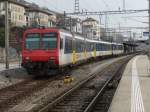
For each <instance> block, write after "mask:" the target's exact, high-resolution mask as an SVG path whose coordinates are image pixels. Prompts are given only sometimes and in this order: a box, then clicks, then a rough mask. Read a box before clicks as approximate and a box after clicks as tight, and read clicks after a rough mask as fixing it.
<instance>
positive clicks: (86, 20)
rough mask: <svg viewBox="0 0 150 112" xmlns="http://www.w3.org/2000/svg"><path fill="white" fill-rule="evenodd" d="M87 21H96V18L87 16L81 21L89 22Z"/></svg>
mask: <svg viewBox="0 0 150 112" xmlns="http://www.w3.org/2000/svg"><path fill="white" fill-rule="evenodd" d="M89 21H93V22H94V21H96V22H98V21H97V20H95V19H93V18H87V19H85V20H83V22H89Z"/></svg>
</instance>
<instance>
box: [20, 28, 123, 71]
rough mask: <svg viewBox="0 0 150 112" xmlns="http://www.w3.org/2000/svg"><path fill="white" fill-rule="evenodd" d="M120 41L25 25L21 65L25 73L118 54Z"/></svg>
mask: <svg viewBox="0 0 150 112" xmlns="http://www.w3.org/2000/svg"><path fill="white" fill-rule="evenodd" d="M123 51H124V47H123V44H118V43H110V42H104V41H96V40H90V39H87V38H84V37H83V36H82V35H80V34H75V33H71V32H69V31H66V30H64V29H57V28H34V29H28V30H26V31H25V32H24V34H23V43H22V66H23V67H24V68H26V70H27V71H28V72H29V73H35V72H36V73H37V72H38V73H39V72H41V71H46V70H60V69H62V68H64V67H66V66H72V65H76V64H78V63H81V62H84V61H87V60H89V59H91V58H97V57H104V56H111V55H119V54H122V53H123Z"/></svg>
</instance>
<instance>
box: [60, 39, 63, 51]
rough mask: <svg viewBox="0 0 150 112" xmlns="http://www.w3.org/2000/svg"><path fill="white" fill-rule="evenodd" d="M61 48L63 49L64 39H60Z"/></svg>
mask: <svg viewBox="0 0 150 112" xmlns="http://www.w3.org/2000/svg"><path fill="white" fill-rule="evenodd" d="M60 49H63V39H62V38H61V39H60Z"/></svg>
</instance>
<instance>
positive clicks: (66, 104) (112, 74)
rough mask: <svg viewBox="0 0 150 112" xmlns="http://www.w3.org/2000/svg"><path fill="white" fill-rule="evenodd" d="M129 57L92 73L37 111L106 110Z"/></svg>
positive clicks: (86, 111)
mask: <svg viewBox="0 0 150 112" xmlns="http://www.w3.org/2000/svg"><path fill="white" fill-rule="evenodd" d="M131 58H132V56H130V57H128V58H126V59H121V60H119V61H117V62H114V63H112V64H111V65H109V66H107V67H106V68H104V69H103V70H102V71H100V72H97V73H95V74H92V75H91V76H90V77H89V78H87V79H85V80H83V81H82V82H80V83H79V84H77V85H76V86H75V87H73V88H72V89H71V90H69V91H68V92H66V93H64V94H63V95H62V96H60V97H59V98H57V99H56V100H54V101H53V102H50V103H49V104H48V105H46V106H44V107H43V108H42V109H41V110H39V111H38V112H96V111H97V110H98V111H99V110H101V112H106V110H107V109H108V107H109V104H110V103H111V100H112V97H113V95H114V92H115V89H116V87H117V86H116V85H117V83H118V82H119V80H120V79H121V74H122V71H123V69H124V67H125V65H126V64H127V62H128V61H129V60H130V59H131ZM106 97H107V98H106ZM99 99H102V100H99Z"/></svg>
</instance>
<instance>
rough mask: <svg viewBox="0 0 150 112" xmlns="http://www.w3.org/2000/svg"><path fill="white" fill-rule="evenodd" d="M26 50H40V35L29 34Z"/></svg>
mask: <svg viewBox="0 0 150 112" xmlns="http://www.w3.org/2000/svg"><path fill="white" fill-rule="evenodd" d="M25 46H26V49H28V50H37V49H39V48H40V34H27V37H26V44H25Z"/></svg>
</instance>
